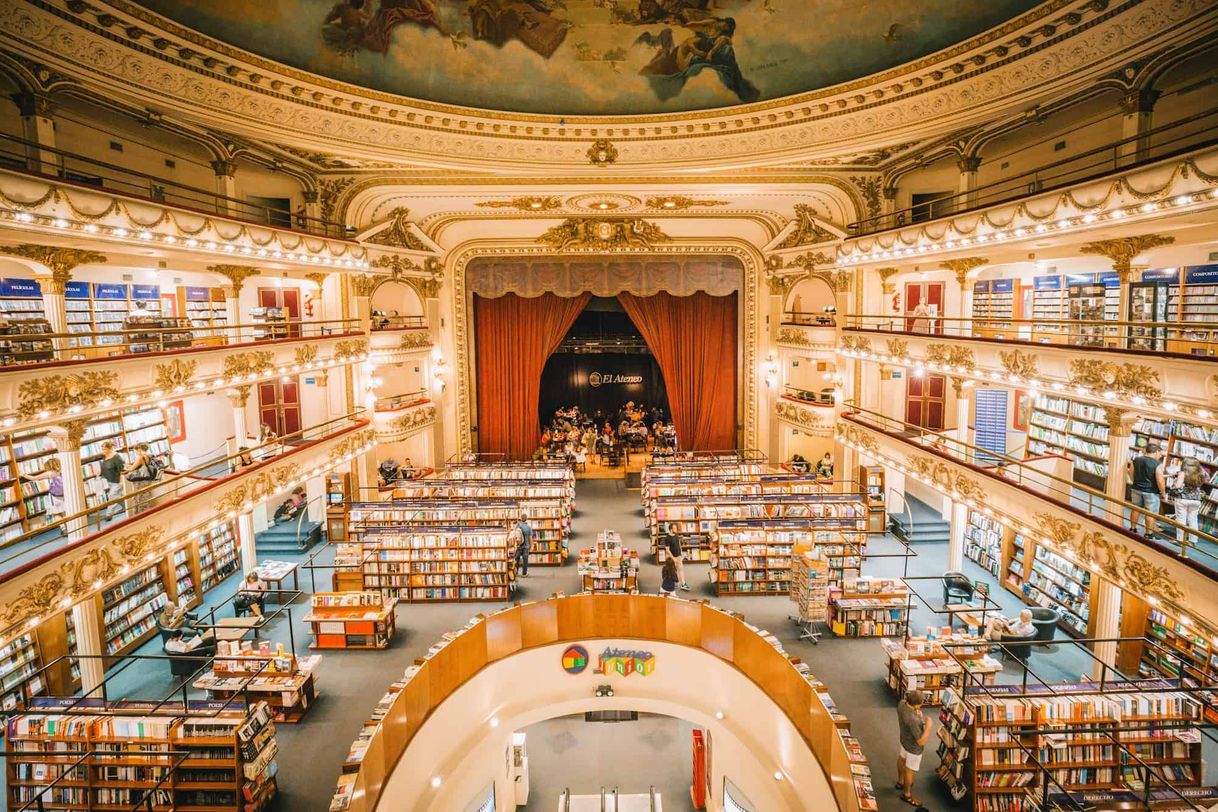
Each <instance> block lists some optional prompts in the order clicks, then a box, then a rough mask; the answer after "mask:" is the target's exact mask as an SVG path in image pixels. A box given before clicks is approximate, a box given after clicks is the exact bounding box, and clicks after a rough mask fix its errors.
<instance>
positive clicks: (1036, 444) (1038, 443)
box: [1027, 394, 1108, 491]
mask: <svg viewBox="0 0 1218 812" xmlns="http://www.w3.org/2000/svg"><path fill="white" fill-rule="evenodd" d="M1027 454H1028V456H1029V457H1034V456H1040V455H1042V454H1058V455H1061V456H1064V457H1068V458H1070V459H1071V460H1072V461H1073V462H1074V481H1075V482H1078V483H1081V484H1083V485H1087V486H1089V487H1092V488H1095V489H1096V490H1101V491H1102V490H1103V489H1104V483H1105V481H1106V480H1107V477H1108V423H1107V421H1106V419H1105V413H1104V408H1103V407H1102V406H1097V405H1095V404H1093V403H1083V402H1082V401H1077V400H1070V399H1069V398H1064V397H1061V396H1059V395H1044V394H1042V395H1037V396H1036V400H1035V401H1034V403H1033V406H1032V414H1031V418H1030V422H1029V425H1028V446H1027Z"/></svg>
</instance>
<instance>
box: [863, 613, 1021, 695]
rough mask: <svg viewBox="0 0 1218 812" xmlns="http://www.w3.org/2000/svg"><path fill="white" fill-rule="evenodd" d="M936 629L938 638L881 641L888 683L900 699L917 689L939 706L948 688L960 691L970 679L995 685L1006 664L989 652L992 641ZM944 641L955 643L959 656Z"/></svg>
mask: <svg viewBox="0 0 1218 812" xmlns="http://www.w3.org/2000/svg"><path fill="white" fill-rule="evenodd" d="M934 631H935V634H936V636H935V637H917V636H912V637H906V638H905V639H904V640H901V641H898V640H887V639H884V640H880V645H881V646H883V650H884V656H885V657H886V659H887V676H886V678H885V682H886V683H887V685H888V689H889V690H890V691H892V695H893V696H894V697H896V698H897V699H900V698H901V697H903V696H905V692H906V691H909V690H912V689H917V690H919V691H922V693H923V696H925V697H926V704H928V705H938V704H940V703H941V702H942V696H943V692H944V691H945V690H946V689H948V688H955V689H957V690H960V689H962V688H963V687H964V684H965V682H966V679H967V681H968V683H969V684H971V685H976V684H978V683H980V684H984V685H993V684H994V682H995V680H996V679H997V677H998V674H999V673H1000V672H1001V671H1002V663H1000V662H998V660H996V659H994V658H993V657H991V656H990V655H989V653H988V652H989V650H990V645H991V643H990V642H989V641H988V640H986V639H985V638H983V637H975V636H973V635H971V634H968V633H967V632H961V631H952V630H951V628H950V627H947V626H944V627H943V628H941V629H936V630H934ZM944 643H950V644H952V654H954V655H955V659H954V658H953V657H951V656H949V655H948V653H947V650H946V649H944V648H943V644H944ZM966 674H967V677H966Z"/></svg>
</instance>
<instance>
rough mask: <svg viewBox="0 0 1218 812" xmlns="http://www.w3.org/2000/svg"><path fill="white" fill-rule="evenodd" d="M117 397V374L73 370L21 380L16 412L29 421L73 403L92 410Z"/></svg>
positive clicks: (70, 405) (57, 411) (61, 410)
mask: <svg viewBox="0 0 1218 812" xmlns="http://www.w3.org/2000/svg"><path fill="white" fill-rule="evenodd" d="M117 399H118V373H116V372H72V373H69V374H67V375H46V376H44V377H41V378H34V379H33V380H28V381H22V382H21V385H20V386H19V387H18V389H17V414H18V415H20V416H21V418H22V419H24V420H28V419H29V418H31V417H34V416H35V415H37V414H39V413H41V412H49V413H51V414H57V413H61V412H66V411H68V410H69V409H71V408H72V407H74V406H79V407H80V408H82V409H92V408H94V407H97V406H102V405H105V402H106V401H114V400H117Z"/></svg>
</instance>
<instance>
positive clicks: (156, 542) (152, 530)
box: [109, 525, 165, 564]
mask: <svg viewBox="0 0 1218 812" xmlns="http://www.w3.org/2000/svg"><path fill="white" fill-rule="evenodd" d="M164 536H165V531H164V529H163V528H162V527H160V526H159V525H150V526H148V527H145V528H144V529H143V530H140V531H139V532H136V533H128V534H127V535H125V536H121V537H119V538H118V539H115V540H114V541H113V542H112V543H111V544H110V545H109V546H110V548H111V549H113V550H114V551H115V552H117V553H119V554H121V555H122V557H123V558H125V559H126V560H127V563H128V564H137V563H139V562H140V561H143V560H144V558H145V557H146V556H147V555H148V554H149V553H152V552H155V551H156V550H157V548H158V547H159V546H160V544H161V541H162V539H163V538H164Z"/></svg>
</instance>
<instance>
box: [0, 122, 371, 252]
mask: <svg viewBox="0 0 1218 812" xmlns="http://www.w3.org/2000/svg"><path fill="white" fill-rule="evenodd" d="M43 156H54V159H55V160H54V161H49V160H47V158H46V157H43ZM0 159H5V160H4V163H5V164H6V165H5V166H3V167H0V168H3V169H5V170H7V171H10V172H14V173H18V174H24V175H34V176H36V177H43V178H55V179H56V180H59V181H62V182H65V183H71V184H73V185H76V186H80V187H81V188H85V189H92V190H96V189H98V188H107V187H106V186H104V185H103V184H105V183H107V182H108V183H110V184H113V186H114V187H115V188H114V189H113V191H117V192H120V193H121V194H125V195H130V196H132V197H141V198H144V199H145V200H149V201H152V202H156V203H169V204H171V205H176V206H181V207H183V208H190V209H195V210H197V211H205V212H207V213H209V214H219V215H221V216H225V217H232V218H233V219H238V220H245V221H247V222H252V223H258V224H259V225H267V226H270V227H273V228H281V229H284V230H289V231H302V232H305V233H308V234H317V235H321V236H325V237H332V238H338V239H345V240H349V239H351V238H352V236H353V234H354V229H352V228H350V227H348V226H345V225H344V224H342V223H339V222H335V221H332V220H324V219H321V218H317V217H309V216H306V215H305V213H304V210H303V209H301V210H298V211H296V212H292V211H291V210H289V209H281V208H278V207H276V206H268V205H265V204H262V203H253V202H251V201H249V200H242V199H240V198H236V197H229V196H227V195H222V194H219V193H218V192H216V191H215V190H214V189H213V190H209V189H200V188H198V187H196V186H188V185H186V184H184V183H179V182H178V181H175V180H172V179H170V178H164V177H159V176H157V175H150V174H148V173H146V172H141V171H139V170H138V169H128V168H127V167H124V166H118V165H117V164H112V163H107V162H105V161H99V160H97V159H96V158H89V157H87V156H84V155H81V154H79V153H75V152H69V151H68V150H65V149H60V148H57V147H50V146H46V145H43V144H39V143H37V142H35V141H29V140H27V139H25V138H20V137H18V136H15V135H7V134H3V133H0ZM21 163H24V164H26V167H27V168H24V169H22V168H19V167H18V166H17V165H18V164H21ZM31 164H33V165H34V166H35V167H37V168H30V165H31ZM73 175H75V177H73ZM93 178H96V180H97V181H99V182H96V183H95V182H92V179H93ZM285 223H286V224H287V225H285Z"/></svg>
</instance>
